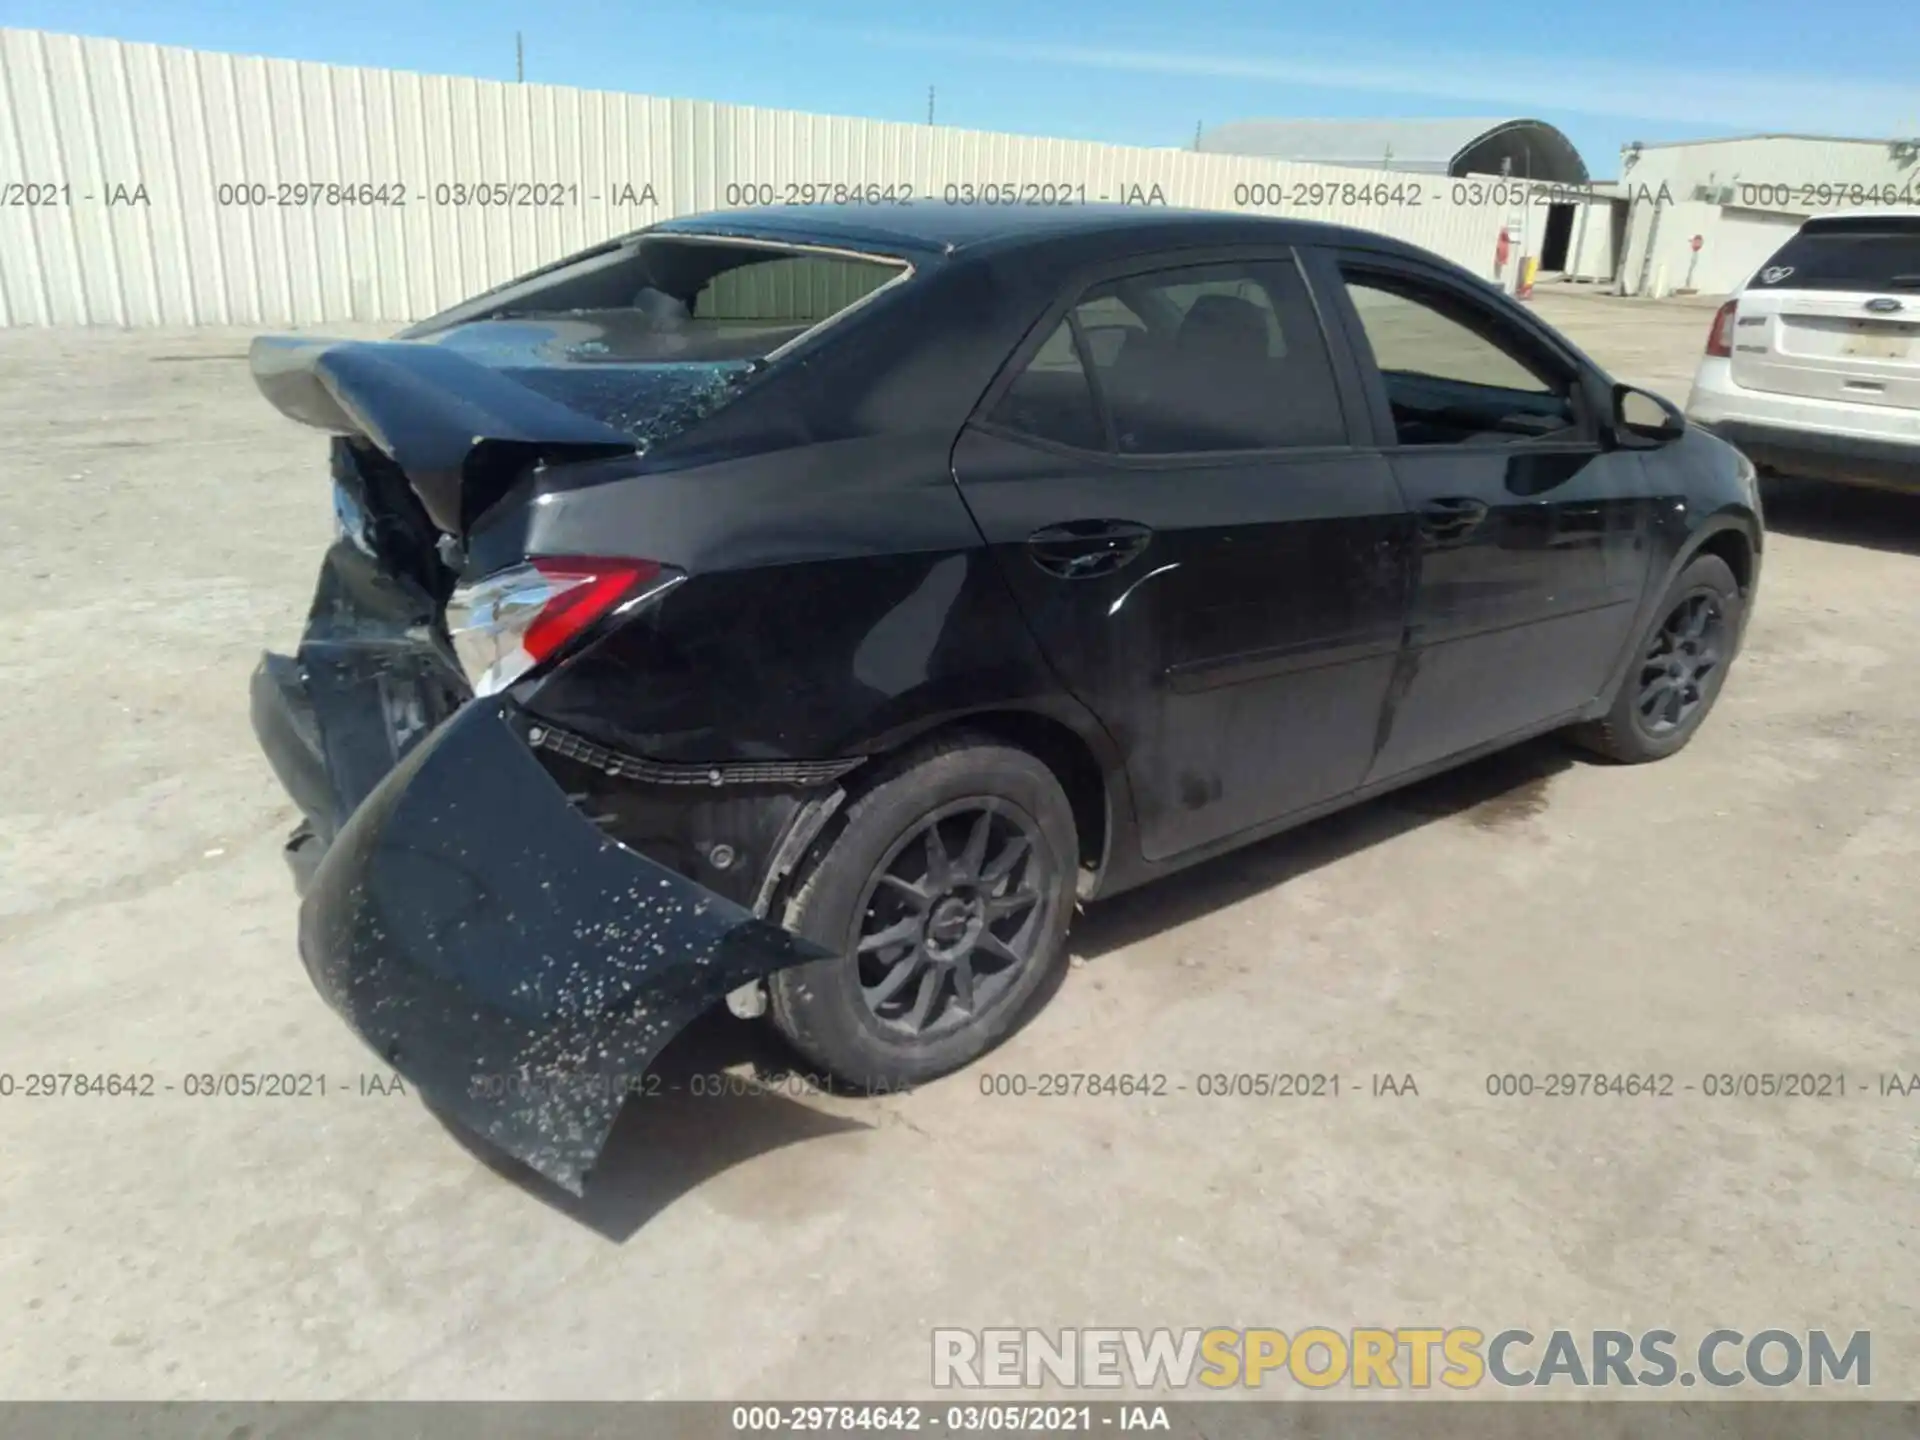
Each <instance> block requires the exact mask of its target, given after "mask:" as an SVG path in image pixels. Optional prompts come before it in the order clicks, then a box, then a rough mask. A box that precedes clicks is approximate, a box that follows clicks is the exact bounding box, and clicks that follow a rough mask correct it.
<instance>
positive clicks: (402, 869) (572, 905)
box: [253, 657, 822, 1194]
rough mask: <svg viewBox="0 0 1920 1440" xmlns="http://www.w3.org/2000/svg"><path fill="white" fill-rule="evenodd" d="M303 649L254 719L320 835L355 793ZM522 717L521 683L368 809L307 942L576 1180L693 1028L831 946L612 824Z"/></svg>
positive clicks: (476, 1099)
mask: <svg viewBox="0 0 1920 1440" xmlns="http://www.w3.org/2000/svg"><path fill="white" fill-rule="evenodd" d="M290 664H291V662H280V663H278V664H276V663H275V661H274V659H273V658H271V657H270V658H269V660H268V661H266V662H264V663H263V665H262V667H261V670H260V671H259V672H258V673H257V674H256V676H255V679H254V691H253V710H254V720H255V725H256V729H257V730H258V732H259V736H260V740H261V744H262V746H263V748H265V749H266V751H267V753H268V755H269V757H270V758H271V760H272V762H273V765H274V768H275V770H276V772H278V773H279V775H280V777H281V780H282V783H283V784H285V785H286V786H287V789H288V792H289V793H290V794H292V795H293V796H294V798H295V799H296V801H298V802H299V803H300V804H301V807H302V809H303V810H306V811H307V813H308V816H309V819H310V821H311V822H312V824H313V825H314V827H315V829H316V831H322V832H324V831H325V829H326V826H327V817H328V815H329V814H330V813H333V812H334V811H337V810H339V809H340V808H342V807H343V805H344V804H345V802H346V801H348V800H349V799H350V798H351V797H350V796H349V795H347V794H344V793H343V790H342V787H341V786H340V785H339V784H338V783H336V781H335V780H334V779H333V776H334V773H335V771H334V769H333V767H331V766H330V765H329V763H328V759H327V751H328V750H329V748H330V745H329V740H330V739H331V737H330V736H329V735H328V733H327V732H328V729H329V728H330V727H329V725H328V724H322V723H319V722H318V721H316V720H315V717H314V711H313V709H312V707H311V704H310V702H309V700H308V697H307V694H306V691H305V688H304V686H305V684H306V683H307V680H308V679H310V676H303V675H302V674H301V673H300V672H299V671H298V670H297V669H290V668H288V666H289V665H290ZM331 718H332V717H331V715H330V713H328V712H323V713H322V719H324V720H327V721H329V722H330V721H331ZM375 718H377V714H376V717H375ZM516 725H517V716H516V714H515V712H514V710H513V708H512V706H511V704H510V703H509V702H507V701H506V700H505V699H504V697H499V696H494V697H488V698H486V699H481V700H474V701H471V702H469V703H467V704H466V705H465V706H463V707H462V708H461V709H460V710H458V711H457V712H456V713H455V714H454V715H453V716H452V718H451V719H449V720H447V721H446V722H445V723H443V724H441V725H440V726H439V727H438V728H437V729H435V730H433V732H432V733H431V734H429V735H427V736H426V737H425V738H424V739H423V740H420V741H418V743H416V744H414V745H412V746H411V747H410V748H409V749H408V751H407V753H406V755H405V756H404V758H403V759H402V760H401V761H400V762H399V764H398V765H397V766H394V767H393V768H392V769H391V770H390V771H389V772H388V773H387V774H386V775H385V777H384V778H383V779H380V780H379V781H378V783H377V784H375V785H374V786H373V788H372V790H371V792H370V793H368V794H367V795H366V797H365V799H364V800H363V801H361V802H360V803H359V804H358V805H356V806H353V807H352V809H351V813H350V814H349V815H347V817H346V818H345V820H344V823H342V824H341V825H340V827H339V829H338V833H337V835H333V836H332V837H331V844H329V845H328V846H327V848H326V851H325V854H324V856H323V857H322V858H321V859H320V861H319V864H318V866H317V868H316V869H315V870H314V872H313V875H312V880H311V883H310V885H309V887H308V889H307V892H306V896H305V899H304V901H303V903H302V906H301V910H300V953H301V957H302V959H303V960H304V962H305V964H306V968H307V973H308V974H309V976H310V977H311V978H312V980H313V983H314V986H315V987H316V988H317V989H318V990H319V991H320V994H321V995H322V997H324V998H325V999H326V1001H327V1003H328V1004H329V1005H331V1006H332V1007H333V1008H334V1009H335V1010H337V1011H338V1012H339V1013H340V1015H341V1016H342V1017H343V1018H344V1019H345V1020H346V1022H347V1023H348V1024H349V1025H351V1026H352V1027H353V1028H354V1030H355V1031H356V1032H358V1034H359V1035H360V1036H361V1037H362V1038H363V1039H364V1040H365V1041H366V1042H367V1043H368V1044H369V1045H371V1046H372V1047H373V1048H374V1049H375V1050H376V1051H378V1052H379V1053H380V1054H381V1055H382V1056H384V1057H385V1058H386V1060H387V1062H388V1063H389V1064H391V1065H392V1066H393V1067H394V1068H395V1069H396V1070H397V1071H399V1073H400V1074H401V1075H403V1076H405V1077H406V1078H407V1079H408V1080H409V1081H411V1082H412V1083H413V1084H414V1085H415V1086H416V1087H417V1088H418V1089H419V1090H420V1091H421V1093H422V1094H423V1095H424V1096H425V1097H426V1098H427V1099H429V1100H431V1101H433V1102H434V1103H435V1104H436V1105H438V1106H439V1107H440V1108H441V1109H442V1110H444V1111H446V1112H448V1113H450V1114H451V1115H452V1116H453V1117H454V1118H456V1119H457V1120H459V1121H460V1122H461V1123H462V1124H464V1125H467V1126H468V1127H470V1128H471V1129H472V1130H474V1131H475V1132H476V1133H478V1134H479V1135H481V1136H483V1137H485V1138H486V1139H487V1140H489V1141H490V1142H492V1143H493V1144H494V1145H496V1146H498V1147H499V1148H500V1149H502V1150H504V1151H506V1152H507V1153H509V1154H511V1155H513V1156H515V1157H517V1158H519V1159H521V1160H523V1161H525V1162H526V1163H527V1164H528V1165H530V1166H532V1167H533V1168H534V1169H535V1170H537V1171H539V1172H540V1173H541V1174H542V1175H545V1176H546V1177H548V1178H549V1179H551V1180H553V1181H554V1182H556V1183H557V1184H559V1185H562V1186H564V1187H565V1188H567V1189H568V1190H571V1191H573V1192H574V1193H576V1194H578V1193H579V1192H580V1191H581V1190H582V1188H583V1187H584V1185H585V1183H586V1180H587V1177H588V1173H589V1172H590V1170H591V1169H592V1167H593V1165H594V1163H595V1161H596V1160H597V1158H598V1156H599V1153H600V1149H601V1147H602V1145H603V1144H604V1143H605V1141H606V1137H607V1134H608V1132H609V1131H610V1130H611V1129H612V1128H613V1122H614V1119H615V1117H616V1115H617V1114H618V1112H619V1108H620V1104H621V1102H622V1100H623V1099H624V1098H625V1096H626V1094H627V1093H628V1091H629V1089H631V1088H632V1087H633V1086H634V1085H635V1084H636V1082H637V1081H638V1080H639V1079H640V1077H641V1075H642V1074H643V1073H644V1071H645V1070H646V1068H647V1066H648V1065H649V1064H650V1063H652V1061H653V1059H654V1058H655V1056H657V1055H658V1054H659V1053H660V1051H661V1050H662V1049H663V1048H664V1047H665V1046H666V1044H667V1042H668V1041H669V1040H670V1039H672V1038H673V1036H674V1035H675V1034H676V1033H678V1032H679V1031H680V1029H682V1028H683V1027H684V1026H685V1025H686V1024H687V1023H688V1022H689V1021H691V1020H692V1019H693V1018H694V1017H695V1016H697V1015H698V1014H699V1013H700V1012H701V1011H703V1010H705V1009H706V1008H708V1007H709V1006H710V1005H712V1004H713V1003H714V1002H715V1001H717V1000H719V999H720V998H721V997H723V996H724V995H725V994H726V993H727V992H728V991H729V990H732V989H734V988H736V987H738V986H740V985H743V984H746V983H747V982H748V981H751V980H755V979H758V978H760V977H762V976H765V975H767V974H770V973H772V972H773V971H776V970H780V969H783V968H785V967H786V966H789V965H795V964H800V963H802V962H805V961H808V960H812V959H816V958H818V957H819V955H820V954H821V953H822V952H820V951H819V950H817V949H815V948H814V947H812V946H810V945H808V944H806V942H803V941H800V940H797V939H796V938H795V937H794V936H792V935H791V934H789V933H788V932H787V931H785V930H782V929H780V928H778V927H777V926H774V925H771V924H768V923H767V922H765V921H762V920H759V919H756V918H755V917H754V916H753V915H752V914H751V913H750V912H748V911H747V910H744V909H742V908H741V907H739V906H737V905H735V904H733V903H731V902H730V901H727V900H724V899H721V898H720V897H718V896H716V895H714V894H713V893H712V892H710V891H708V890H706V889H704V888H702V887H701V886H699V885H697V884H695V883H694V882H693V881H691V880H688V879H686V878H685V877H683V876H681V875H678V874H676V873H674V872H672V871H670V870H668V869H666V868H665V867H663V866H661V865H658V864H656V863H654V862H653V861H651V860H648V859H646V858H645V857H643V856H641V855H638V854H635V853H634V852H633V851H631V850H628V849H626V848H625V847H623V846H621V845H619V844H618V843H616V842H615V841H613V840H611V839H609V838H608V837H607V836H605V835H604V834H603V833H602V832H601V831H600V830H599V829H598V828H597V827H595V826H594V825H593V823H592V822H591V821H589V820H587V819H586V818H585V817H584V816H582V815H581V814H580V813H579V812H577V811H576V810H575V809H574V808H573V806H572V805H571V804H569V803H568V801H567V798H566V796H565V795H564V794H563V793H562V792H561V790H560V789H559V787H558V786H557V785H556V784H555V783H554V782H553V780H552V779H551V778H550V777H549V776H548V774H547V772H546V770H545V769H544V768H543V767H542V766H541V765H540V763H539V761H538V760H536V759H535V758H534V756H533V755H532V754H531V753H530V751H529V750H528V748H527V746H526V744H525V742H524V741H523V740H522V738H521V736H520V734H519V733H518V730H517V728H516ZM310 800H313V801H314V802H315V805H316V808H309V801H310ZM321 838H322V839H323V840H324V839H326V838H327V837H326V835H325V834H324V833H323V834H322V837H321Z"/></svg>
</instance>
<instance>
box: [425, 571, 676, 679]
mask: <svg viewBox="0 0 1920 1440" xmlns="http://www.w3.org/2000/svg"><path fill="white" fill-rule="evenodd" d="M683 578H685V577H684V576H682V575H680V574H679V573H677V572H675V571H670V570H666V569H664V568H662V567H661V566H660V565H659V564H657V563H656V562H654V561H652V560H625V559H618V560H616V559H601V558H593V557H585V556H561V557H554V556H542V557H540V558H539V559H537V560H531V561H529V562H527V563H526V564H524V565H515V566H513V567H512V568H511V569H507V570H500V571H496V572H495V573H494V574H492V575H489V576H487V577H486V579H484V580H478V581H475V582H474V583H473V584H471V585H461V586H457V587H456V588H455V589H454V592H453V595H452V596H451V597H450V598H449V599H448V601H447V633H448V635H449V636H450V637H451V638H452V640H453V650H454V653H455V654H456V655H458V656H459V657H460V668H461V669H463V670H465V671H466V673H467V679H468V680H470V681H472V682H473V691H474V693H475V694H476V695H491V694H493V693H494V692H495V691H496V690H504V689H505V688H506V687H507V686H509V685H511V684H512V683H513V682H514V681H515V680H518V679H519V678H520V677H521V676H522V675H525V674H526V673H527V672H528V671H529V670H532V669H533V668H534V667H535V666H536V665H542V664H545V663H546V662H547V661H548V660H551V659H552V658H553V657H554V656H555V655H558V654H559V653H560V652H561V651H563V650H565V649H566V648H567V646H568V645H570V644H572V643H573V641H574V640H576V639H577V638H578V637H579V636H580V635H581V633H582V632H583V631H585V630H586V629H587V628H588V627H589V626H591V625H593V624H595V623H596V622H597V621H599V620H601V619H602V618H604V617H605V616H607V615H610V614H612V613H613V612H615V611H616V610H621V609H624V608H627V607H629V606H631V605H635V604H638V603H640V602H642V601H644V600H647V599H650V598H652V597H654V596H656V595H659V594H660V593H662V592H663V591H664V590H666V589H667V588H668V587H670V586H671V585H673V584H675V583H676V582H678V581H679V580H681V579H683Z"/></svg>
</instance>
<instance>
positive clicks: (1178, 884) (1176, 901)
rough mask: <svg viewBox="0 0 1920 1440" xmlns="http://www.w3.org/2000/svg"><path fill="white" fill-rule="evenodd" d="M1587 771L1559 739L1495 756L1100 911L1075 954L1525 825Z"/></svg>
mask: <svg viewBox="0 0 1920 1440" xmlns="http://www.w3.org/2000/svg"><path fill="white" fill-rule="evenodd" d="M1582 763H1587V762H1585V761H1584V760H1583V758H1582V757H1581V755H1580V754H1579V753H1578V752H1577V751H1575V750H1574V749H1573V748H1572V747H1571V746H1570V745H1568V744H1567V742H1566V741H1564V740H1562V739H1560V738H1559V737H1557V736H1551V735H1550V736H1545V737H1543V738H1541V739H1538V740H1532V741H1529V742H1527V743H1526V744H1524V745H1517V746H1515V747H1514V748H1513V749H1511V750H1503V751H1500V752H1499V753H1497V754H1494V755H1489V756H1488V757H1486V758H1485V759H1484V760H1476V761H1474V762H1473V763H1472V764H1470V765H1463V766H1461V767H1460V768H1459V769H1457V770H1450V771H1447V772H1446V773H1445V774H1442V775H1436V776H1434V777H1433V778H1432V779H1431V780H1422V781H1420V782H1419V783H1418V784H1415V785H1409V786H1407V787H1406V788H1404V789H1401V790H1396V791H1393V792H1391V793H1390V794H1387V795H1382V796H1380V797H1379V798H1378V799H1375V800H1369V801H1367V802H1366V803H1364V804H1361V805H1356V806H1354V807H1353V808H1352V809H1349V810H1342V811H1339V812H1337V813H1336V814H1333V815H1329V816H1327V817H1325V818H1324V819H1321V820H1315V821H1313V822H1311V823H1309V824H1306V825H1302V826H1301V827H1300V828H1299V829H1297V830H1288V831H1284V832H1283V833H1281V834H1279V835H1276V836H1274V837H1273V838H1271V839H1269V840H1262V841H1260V842H1259V843H1257V844H1254V845H1249V846H1247V847H1246V848H1245V849H1243V850H1235V851H1233V852H1232V853H1230V854H1227V855H1222V856H1220V857H1219V858H1218V859H1215V860H1209V861H1207V862H1205V863H1204V864H1201V865H1196V866H1194V867H1193V868H1192V869H1190V870H1183V871H1180V872H1179V873H1177V874H1174V875H1170V876H1168V877H1167V878H1166V879H1164V880H1156V881H1154V882H1153V883H1152V884H1149V885H1143V886H1141V887H1140V888H1139V889H1138V890H1129V891H1127V892H1126V893H1125V894H1122V895H1116V896H1115V897H1114V898H1113V899H1111V900H1108V901H1105V902H1103V903H1101V904H1097V905H1094V906H1093V907H1092V908H1090V909H1089V910H1088V911H1087V912H1086V913H1085V914H1083V915H1081V916H1080V917H1079V918H1078V920H1076V921H1075V923H1074V929H1073V936H1072V940H1071V949H1072V952H1073V954H1074V955H1075V957H1077V958H1079V959H1082V960H1096V959H1098V958H1099V957H1100V956H1102V955H1105V954H1107V953H1108V952H1110V951H1113V950H1119V949H1121V948H1123V947H1125V946H1128V945H1133V944H1137V943H1138V942H1140V941H1142V940H1146V939H1149V938H1151V937H1152V936H1154V935H1157V934H1159V933H1160V932H1161V931H1163V930H1170V929H1172V928H1173V927H1175V926H1176V925H1184V924H1186V923H1187V922H1188V921H1189V920H1193V919H1197V918H1198V917H1199V916H1201V915H1204V914H1207V913H1208V912H1209V911H1213V910H1218V909H1222V908H1224V907H1225V906H1228V905H1232V904H1234V903H1235V902H1236V901H1240V900H1244V899H1246V898H1248V897H1249V896H1251V895H1256V894H1258V893H1259V892H1261V891H1263V890H1270V889H1272V888H1273V887H1274V886H1276V885H1284V884H1285V883H1286V882H1287V881H1289V880H1292V879H1294V878H1295V877H1296V876H1300V875H1306V874H1310V873H1311V872H1313V871H1315V870H1318V869H1320V868H1321V867H1322V866H1324V865H1331V864H1334V863H1335V862H1337V861H1340V860H1344V859H1345V858H1346V857H1347V856H1349V855H1354V854H1358V853H1359V852H1360V851H1362V850H1365V849H1367V848H1368V847H1369V846H1373V845H1378V844H1380V843H1381V842H1382V841H1385V840H1391V839H1393V838H1394V837H1395V836H1396V835H1401V834H1404V833H1405V832H1406V831H1408V830H1413V829H1417V828H1418V827H1420V826H1422V825H1427V824H1430V823H1432V822H1433V821H1435V820H1443V819H1448V818H1450V817H1454V816H1459V817H1460V818H1462V819H1464V820H1466V821H1467V822H1468V823H1469V824H1472V825H1475V826H1477V827H1479V828H1481V829H1486V830H1503V829H1508V828H1512V827H1516V826H1519V825H1523V824H1525V823H1526V822H1527V821H1529V820H1531V819H1533V817H1535V816H1537V815H1539V814H1540V813H1541V812H1543V811H1544V810H1545V809H1546V808H1547V806H1548V805H1549V804H1550V803H1551V796H1550V789H1551V786H1552V782H1553V777H1554V776H1556V775H1558V774H1560V773H1561V772H1562V771H1565V770H1567V769H1568V768H1570V767H1572V766H1574V765H1578V764H1582Z"/></svg>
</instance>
